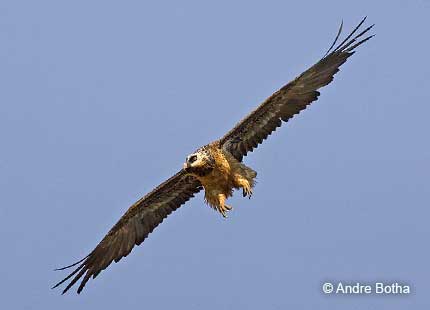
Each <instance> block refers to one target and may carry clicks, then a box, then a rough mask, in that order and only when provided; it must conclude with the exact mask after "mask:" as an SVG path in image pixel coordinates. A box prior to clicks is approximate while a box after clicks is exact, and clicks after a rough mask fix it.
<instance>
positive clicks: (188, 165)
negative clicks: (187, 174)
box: [183, 163, 190, 171]
mask: <svg viewBox="0 0 430 310" xmlns="http://www.w3.org/2000/svg"><path fill="white" fill-rule="evenodd" d="M189 168H190V164H189V163H184V165H183V169H184V170H185V171H187V170H188V169H189Z"/></svg>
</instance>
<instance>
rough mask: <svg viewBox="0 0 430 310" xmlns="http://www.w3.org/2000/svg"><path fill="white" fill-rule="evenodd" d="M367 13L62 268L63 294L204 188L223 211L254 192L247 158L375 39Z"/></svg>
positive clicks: (123, 253)
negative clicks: (238, 195) (236, 197)
mask: <svg viewBox="0 0 430 310" xmlns="http://www.w3.org/2000/svg"><path fill="white" fill-rule="evenodd" d="M365 20H366V18H364V19H363V20H362V21H361V22H360V23H359V24H358V26H357V27H355V28H354V30H353V31H352V32H351V33H350V34H349V35H348V36H346V38H345V39H344V40H342V41H341V42H340V43H339V44H338V45H336V43H337V41H338V39H339V37H340V35H341V32H342V26H343V23H342V24H341V25H340V28H339V31H338V33H337V35H336V38H335V40H334V42H333V44H332V45H331V46H330V48H329V50H328V51H327V53H326V54H325V55H324V57H323V58H322V59H320V60H319V61H318V62H317V63H316V64H315V65H313V66H312V67H310V68H309V69H307V70H306V71H305V72H303V73H302V74H300V75H299V76H298V77H297V78H295V79H294V80H292V81H291V82H289V83H288V84H286V85H285V86H283V87H282V88H281V89H279V90H278V91H277V92H275V93H274V94H273V95H271V96H270V97H269V98H267V99H266V100H265V101H264V102H263V103H262V104H261V105H259V106H258V107H257V108H256V109H255V110H254V111H252V112H251V113H250V114H248V115H247V116H246V117H245V118H244V119H243V120H242V121H240V122H239V123H238V124H237V125H236V126H235V127H234V128H233V129H232V130H230V131H229V132H228V133H227V134H226V135H225V136H223V137H222V138H221V139H219V140H216V141H214V142H211V143H209V144H207V145H205V146H203V147H201V148H199V149H197V150H196V151H195V152H193V153H192V154H190V155H188V156H187V157H186V160H185V163H184V165H183V167H182V169H181V170H179V172H177V173H176V174H175V175H173V176H172V177H171V178H170V179H168V180H167V181H165V182H164V183H162V184H160V185H159V186H158V187H156V188H155V189H154V190H153V191H151V192H150V193H148V194H147V195H146V196H144V197H143V198H141V199H140V200H138V201H137V202H136V203H135V204H133V205H132V206H131V207H130V208H129V209H128V210H127V212H125V214H124V215H123V216H122V217H121V218H120V219H119V221H118V222H117V223H116V224H115V225H114V226H113V227H112V229H111V230H110V231H109V232H108V233H107V235H106V236H105V237H104V238H103V239H102V240H101V242H100V243H99V244H98V245H97V246H96V247H95V248H94V250H92V251H91V253H89V254H88V255H87V256H86V257H84V258H83V259H81V260H80V261H78V262H76V263H74V264H72V265H70V266H67V267H63V268H60V269H58V270H64V269H67V268H71V267H74V266H76V267H75V269H74V270H73V271H72V272H71V273H70V274H69V275H68V276H67V277H66V278H64V279H63V280H62V281H60V282H59V283H57V284H56V285H55V286H54V287H53V288H55V287H58V286H59V285H61V284H63V283H64V282H66V281H68V280H70V282H69V283H68V284H67V286H66V287H65V289H64V290H63V294H64V293H65V292H67V291H68V290H69V289H70V288H71V287H72V286H73V285H74V284H75V283H76V282H77V281H79V280H80V279H81V281H80V283H79V286H78V289H77V292H78V293H80V292H81V291H82V289H83V288H84V286H85V284H86V283H87V282H88V280H89V279H90V278H91V277H92V278H95V277H96V276H97V275H98V274H99V273H100V272H101V271H102V270H104V269H106V268H107V267H108V266H109V265H110V264H111V263H112V262H113V261H115V262H118V261H120V260H121V258H123V257H125V256H127V255H128V254H129V253H130V252H131V250H132V249H133V247H134V246H135V245H140V244H141V243H142V242H143V241H144V240H145V238H146V237H147V236H148V234H149V233H151V232H152V231H153V230H154V228H155V227H157V226H158V224H160V223H161V222H162V221H163V219H164V218H166V217H167V216H168V215H169V214H170V213H172V212H173V211H175V210H176V209H178V208H179V207H180V206H181V205H183V204H184V203H185V202H186V201H188V200H189V199H190V198H192V197H193V196H194V195H195V194H196V193H198V192H199V191H201V190H202V189H204V191H205V201H206V203H207V204H208V205H209V206H210V207H212V208H213V209H215V210H217V211H218V212H219V213H220V214H221V215H222V216H224V217H226V214H227V212H228V211H229V210H231V207H230V206H228V205H227V204H226V200H227V198H229V197H231V196H232V194H233V190H234V189H242V192H243V196H244V197H245V196H248V197H251V195H252V191H253V188H254V185H255V177H256V175H257V173H256V172H255V171H254V170H253V169H251V168H249V167H247V166H246V165H245V164H244V163H243V162H242V161H243V157H244V156H246V155H247V154H248V152H252V151H253V150H254V149H255V148H256V147H257V146H258V145H259V144H260V143H262V142H263V140H265V139H266V138H267V137H268V136H269V135H270V134H271V133H272V132H274V131H275V130H276V129H277V128H278V127H280V126H281V125H282V123H283V122H287V121H289V120H290V119H291V118H292V117H293V116H294V115H295V114H298V113H300V111H301V110H303V109H305V108H306V107H307V106H308V105H309V104H310V103H311V102H313V101H315V100H317V99H318V96H319V94H320V93H319V92H318V90H319V89H320V88H321V87H323V86H325V85H327V84H329V83H330V82H331V81H332V80H333V76H334V75H335V74H336V73H337V72H338V71H339V67H340V66H341V65H342V64H343V63H345V62H346V60H347V59H348V58H349V57H350V56H352V55H353V54H354V53H355V49H356V48H357V47H358V46H359V45H361V44H363V43H364V42H366V41H367V40H369V39H370V38H371V37H373V35H367V33H368V31H369V30H370V29H371V28H372V27H373V25H371V26H369V27H367V28H364V27H363V28H364V29H363V30H361V28H362V25H363V23H364V21H365Z"/></svg>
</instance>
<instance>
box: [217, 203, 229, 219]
mask: <svg viewBox="0 0 430 310" xmlns="http://www.w3.org/2000/svg"><path fill="white" fill-rule="evenodd" d="M232 209H233V208H232V207H230V206H228V205H219V206H217V210H218V211H219V212H220V213H221V215H222V216H223V217H224V218H227V212H228V211H230V210H232Z"/></svg>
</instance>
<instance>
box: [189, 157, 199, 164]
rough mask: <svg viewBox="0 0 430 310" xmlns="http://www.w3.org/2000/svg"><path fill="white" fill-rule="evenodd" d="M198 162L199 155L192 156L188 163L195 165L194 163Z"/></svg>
mask: <svg viewBox="0 0 430 310" xmlns="http://www.w3.org/2000/svg"><path fill="white" fill-rule="evenodd" d="M196 160H197V155H192V156H190V158H189V159H188V161H189V162H190V163H193V162H195V161H196Z"/></svg>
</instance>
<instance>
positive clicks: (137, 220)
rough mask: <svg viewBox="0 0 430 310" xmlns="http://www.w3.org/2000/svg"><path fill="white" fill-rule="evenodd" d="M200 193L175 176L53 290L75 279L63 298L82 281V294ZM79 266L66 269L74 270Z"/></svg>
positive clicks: (134, 207)
mask: <svg viewBox="0 0 430 310" xmlns="http://www.w3.org/2000/svg"><path fill="white" fill-rule="evenodd" d="M201 189H202V186H201V184H200V182H199V181H198V180H197V179H196V178H194V177H193V176H191V175H187V174H186V173H185V172H184V171H183V170H181V171H180V172H178V173H177V174H175V175H174V176H173V177H171V178H170V179H168V180H167V181H166V182H164V183H162V184H161V185H160V186H158V187H157V188H156V189H154V190H153V191H152V192H150V193H149V194H148V195H146V196H145V197H143V198H142V199H140V200H139V201H137V202H136V203H135V204H134V205H132V206H131V207H130V208H129V209H128V211H127V212H126V213H125V214H124V215H123V216H122V217H121V219H120V220H119V221H118V222H117V223H116V224H115V225H114V226H113V227H112V229H111V230H110V231H109V233H108V234H107V235H106V236H105V237H104V238H103V240H102V241H101V242H100V243H99V244H98V245H97V246H96V248H95V249H94V250H93V251H92V252H91V253H90V254H89V255H88V256H87V257H86V258H84V259H83V260H81V261H80V262H78V263H81V264H80V265H79V266H78V267H77V268H76V269H75V270H74V271H73V272H72V273H70V274H69V275H68V276H67V277H66V278H65V279H63V280H62V281H60V282H59V283H57V284H56V285H55V286H54V287H53V288H55V287H57V286H59V285H61V284H62V283H64V282H66V281H67V280H69V279H70V278H72V277H73V276H74V277H73V278H72V280H71V281H70V283H69V284H68V285H67V286H66V288H65V289H64V291H63V294H64V293H65V292H67V291H68V290H69V289H70V288H71V287H72V286H73V285H74V284H75V283H76V282H77V281H78V280H79V279H80V278H81V277H83V280H82V281H81V283H80V285H79V288H78V293H80V292H81V291H82V289H83V288H84V286H85V284H86V283H87V282H88V280H89V279H90V278H91V277H93V278H95V277H96V276H97V275H98V274H99V273H100V272H101V271H102V270H104V269H106V268H107V267H108V266H109V265H110V264H111V263H112V261H115V262H118V261H119V260H120V259H121V258H123V257H125V256H127V255H128V254H129V253H130V252H131V250H132V248H133V247H134V245H135V244H136V245H139V244H141V243H142V242H143V240H144V239H145V238H146V237H147V236H148V234H149V233H150V232H152V231H153V230H154V228H155V227H157V226H158V225H159V224H160V223H161V222H162V221H163V219H164V218H166V217H167V215H169V214H170V213H172V212H173V211H175V210H176V209H178V208H179V207H180V206H181V205H182V204H184V203H185V202H186V201H188V200H189V199H190V198H191V197H193V196H194V194H195V193H197V192H199V191H200V190H201ZM78 263H75V264H73V265H70V266H67V267H65V268H68V267H73V266H75V265H77V264H78ZM65 268H60V270H62V269H65ZM75 274H76V275H75Z"/></svg>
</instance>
